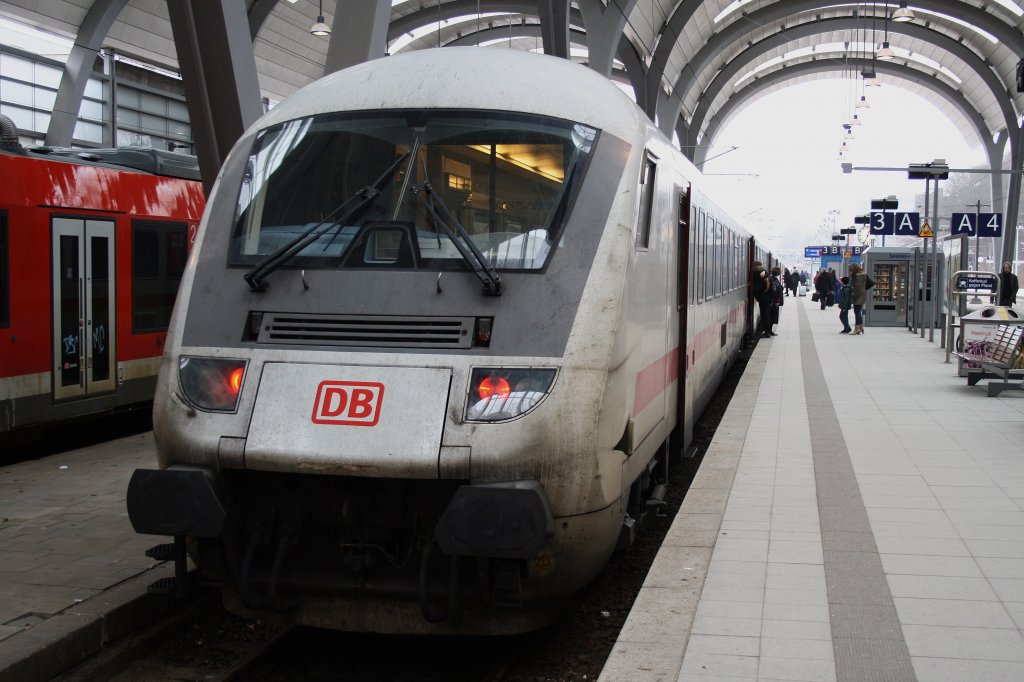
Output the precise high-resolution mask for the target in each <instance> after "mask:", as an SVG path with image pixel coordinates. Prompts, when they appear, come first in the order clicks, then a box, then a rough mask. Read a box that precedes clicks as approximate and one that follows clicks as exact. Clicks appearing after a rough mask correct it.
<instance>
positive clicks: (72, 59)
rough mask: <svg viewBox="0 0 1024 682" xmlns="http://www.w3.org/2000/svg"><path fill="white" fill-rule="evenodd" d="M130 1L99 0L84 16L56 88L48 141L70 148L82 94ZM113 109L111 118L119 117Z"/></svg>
mask: <svg viewBox="0 0 1024 682" xmlns="http://www.w3.org/2000/svg"><path fill="white" fill-rule="evenodd" d="M126 4H128V0H96V1H95V2H94V3H93V4H92V7H91V8H90V9H89V13H88V14H87V15H86V16H85V20H84V21H83V22H82V26H81V28H79V29H78V35H77V36H75V44H74V46H72V48H71V54H70V55H68V61H67V64H65V65H64V74H63V75H62V76H61V78H60V86H59V87H58V88H57V99H56V100H55V101H54V104H53V114H52V115H51V116H50V125H49V127H48V128H47V129H46V144H48V145H53V146H57V147H70V146H71V141H72V140H73V139H74V135H75V126H76V125H77V123H78V112H79V110H80V109H81V108H82V96H83V95H84V94H85V86H86V84H87V83H88V82H89V75H90V74H91V73H92V66H93V64H94V63H96V57H97V56H98V55H99V52H100V46H101V45H102V44H103V39H104V38H106V37H107V33H108V32H109V31H110V27H111V26H112V25H113V23H114V21H115V20H116V19H117V17H118V15H119V14H121V10H122V9H124V6H125V5H126ZM116 115H117V113H116V112H113V111H112V112H111V120H113V119H114V116H116Z"/></svg>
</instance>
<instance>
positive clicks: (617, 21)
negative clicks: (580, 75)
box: [579, 0, 636, 76]
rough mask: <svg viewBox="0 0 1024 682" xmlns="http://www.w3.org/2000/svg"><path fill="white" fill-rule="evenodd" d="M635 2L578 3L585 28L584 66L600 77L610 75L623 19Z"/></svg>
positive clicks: (593, 0) (586, 0)
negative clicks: (585, 50) (586, 55)
mask: <svg viewBox="0 0 1024 682" xmlns="http://www.w3.org/2000/svg"><path fill="white" fill-rule="evenodd" d="M635 4H636V0H611V1H610V2H609V3H608V5H605V4H604V3H603V2H602V1H601V0H579V7H580V12H581V13H582V14H583V24H584V26H585V28H586V29H587V50H588V51H589V53H590V57H589V59H588V60H587V62H588V65H589V66H590V68H592V69H593V70H594V71H597V72H598V73H599V74H601V75H602V76H611V73H612V61H613V60H614V58H615V53H616V51H617V50H618V47H619V40H620V38H622V29H623V28H625V26H626V17H628V16H629V13H630V12H632V11H633V6H634V5H635Z"/></svg>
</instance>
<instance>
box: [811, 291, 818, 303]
mask: <svg viewBox="0 0 1024 682" xmlns="http://www.w3.org/2000/svg"><path fill="white" fill-rule="evenodd" d="M811 300H812V301H814V302H815V303H817V302H818V292H817V291H815V292H814V293H813V294H811Z"/></svg>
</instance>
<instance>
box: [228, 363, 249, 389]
mask: <svg viewBox="0 0 1024 682" xmlns="http://www.w3.org/2000/svg"><path fill="white" fill-rule="evenodd" d="M243 374H245V367H239V368H237V369H234V370H232V371H231V374H230V375H228V385H229V386H230V387H231V392H232V393H233V394H234V395H238V392H239V391H241V390H242V375H243Z"/></svg>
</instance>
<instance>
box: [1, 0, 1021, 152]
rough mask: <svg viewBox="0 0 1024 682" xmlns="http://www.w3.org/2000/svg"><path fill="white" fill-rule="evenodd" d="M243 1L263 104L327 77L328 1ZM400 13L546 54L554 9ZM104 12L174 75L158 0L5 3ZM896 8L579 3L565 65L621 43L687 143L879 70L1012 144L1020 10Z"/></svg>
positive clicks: (440, 29)
mask: <svg viewBox="0 0 1024 682" xmlns="http://www.w3.org/2000/svg"><path fill="white" fill-rule="evenodd" d="M371 1H372V0H337V2H336V0H323V1H322V12H323V15H324V17H325V20H326V23H327V24H328V25H332V22H333V21H334V16H335V13H337V12H342V13H343V14H344V13H345V12H347V11H351V10H352V8H354V7H356V3H364V5H365V3H369V2H371ZM384 1H385V2H387V1H388V0H384ZM244 2H245V5H246V10H247V12H248V13H249V15H250V26H253V25H254V22H253V18H254V17H255V18H258V21H256V22H255V25H256V27H257V32H256V38H255V41H254V43H253V51H254V55H255V58H256V67H257V71H258V74H259V84H260V89H261V91H262V95H263V96H264V97H267V98H269V99H270V100H271V101H279V100H281V99H284V98H285V97H287V96H288V95H289V94H291V93H292V92H294V91H295V90H297V89H298V88H300V87H302V86H304V85H306V84H308V83H310V82H311V81H313V80H315V79H317V78H318V77H320V76H321V75H323V73H324V68H325V63H326V59H327V51H328V44H329V40H330V38H329V37H319V36H313V35H311V34H310V27H311V26H312V24H313V23H314V22H315V21H316V20H317V16H318V15H319V14H320V12H321V3H320V1H319V0H296V1H295V2H292V1H291V0H244ZM390 4H391V8H390V13H391V19H390V24H389V32H388V51H389V53H391V54H395V53H397V52H404V51H408V50H419V49H429V48H437V47H439V46H441V47H443V46H446V45H454V44H461V45H465V44H471V45H481V46H494V47H511V48H513V49H522V50H536V51H542V50H543V49H544V45H543V42H544V41H543V37H542V36H543V33H544V31H543V30H542V26H541V24H542V22H545V21H550V15H541V14H539V13H538V9H537V8H538V6H550V5H557V4H558V2H557V1H556V2H554V3H549V2H543V1H539V0H521V1H519V2H510V1H507V0H506V1H499V0H434V1H430V0H390ZM904 4H905V3H904ZM103 5H113V6H115V7H116V6H118V5H121V7H120V8H119V10H118V13H117V18H116V20H115V21H114V22H113V24H112V26H111V28H110V30H109V31H108V32H107V35H106V37H105V38H104V39H103V41H102V44H103V45H104V46H107V47H110V48H113V49H114V50H116V51H117V52H118V53H119V54H123V55H126V56H131V57H135V58H137V59H140V60H145V61H147V62H152V63H154V64H158V65H163V66H165V67H168V68H171V69H174V68H176V66H177V62H176V59H177V58H176V53H175V49H174V44H173V40H172V32H171V24H170V21H169V19H168V11H167V7H166V3H165V2H164V0H127V1H126V2H125V1H124V0H73V1H70V0H4V1H2V2H0V15H2V16H6V17H10V18H12V19H16V20H18V21H21V22H24V23H28V24H31V25H35V26H37V27H39V28H43V29H46V30H49V31H53V32H56V33H60V34H62V35H64V36H66V37H69V38H72V39H73V38H75V37H76V36H78V35H79V32H80V30H81V29H82V26H83V22H85V21H86V19H87V17H88V16H89V13H90V10H94V9H96V8H95V7H94V6H103ZM899 6H900V3H899V2H896V1H893V0H890V1H889V2H888V3H885V2H879V3H860V4H854V3H834V2H828V1H827V0H777V1H775V2H771V1H767V0H751V1H749V2H743V0H703V1H701V0H607V3H606V2H605V1H604V0H573V1H572V2H570V3H569V10H568V13H567V16H568V24H569V34H570V50H569V55H568V56H569V57H570V58H572V59H574V60H576V61H580V62H588V61H589V60H590V58H591V55H592V54H593V53H594V50H593V45H592V44H591V45H590V47H589V48H588V43H593V41H595V40H601V41H607V42H609V43H612V44H614V43H615V42H617V41H616V40H615V38H617V37H619V36H621V40H620V41H618V43H619V44H618V45H617V47H612V46H611V45H605V46H604V50H603V51H604V52H605V53H608V52H609V51H611V53H612V54H613V55H614V59H613V60H612V61H611V66H612V69H611V71H610V72H609V73H608V74H607V75H609V76H611V77H613V78H616V79H617V80H620V81H622V82H624V83H629V84H632V85H633V90H634V92H635V95H636V99H637V100H638V102H640V103H641V106H643V107H644V108H645V109H646V110H647V112H648V114H649V115H651V116H652V118H655V119H656V120H657V121H658V122H659V126H660V127H661V128H662V129H663V130H665V131H666V132H668V133H671V132H672V131H673V130H675V131H676V132H679V133H680V137H681V143H682V144H690V145H696V144H698V143H699V144H702V145H706V144H709V142H710V140H713V137H714V134H715V132H716V131H717V130H718V129H720V128H721V125H722V124H723V123H724V122H725V120H727V118H728V116H730V115H732V114H733V113H735V112H736V111H738V110H739V109H741V108H742V107H743V106H745V105H747V104H749V103H750V102H752V101H754V100H756V99H757V98H759V97H763V96H764V95H766V94H769V93H771V92H774V91H777V90H778V89H780V88H783V87H786V86H788V85H790V84H792V83H795V82H802V81H807V80H813V79H821V78H837V77H846V78H849V79H851V82H859V81H858V80H857V79H862V76H861V73H862V72H863V71H872V70H873V71H874V72H875V73H876V74H877V75H878V76H879V79H880V81H881V82H882V83H884V84H886V85H887V86H890V85H892V86H897V87H902V88H906V89H909V90H911V91H913V92H915V93H917V94H919V95H920V96H921V97H923V98H925V99H926V100H928V101H929V102H931V103H932V104H934V105H935V106H936V107H937V108H939V109H940V110H941V111H943V112H944V113H946V114H947V115H948V116H949V118H950V120H952V121H953V122H954V124H955V125H956V126H957V127H958V129H959V130H960V132H961V134H962V135H963V136H964V139H965V140H966V141H967V142H968V143H969V144H971V145H978V144H990V143H991V141H992V139H993V138H994V137H995V136H998V135H999V134H1000V132H1001V131H1002V134H1003V135H1004V136H1005V135H1010V136H1015V135H1017V134H1018V132H1019V113H1018V112H1019V111H1020V108H1021V105H1022V104H1024V100H1022V95H1021V94H1018V93H1017V92H1016V87H1015V83H1016V69H1017V64H1018V62H1019V61H1020V60H1021V59H1022V58H1024V34H1022V33H1021V30H1020V26H1021V25H1022V14H1024V11H1022V9H1021V7H1019V6H1018V5H1017V4H1016V2H1015V0H991V1H981V2H979V1H978V0H966V1H963V2H961V1H958V0H911V1H910V2H909V7H908V9H909V10H911V11H912V12H913V15H914V19H913V21H909V22H905V23H897V22H894V21H893V20H892V16H893V13H894V12H895V11H896V10H897V9H898V8H899ZM588 21H589V23H591V24H593V25H592V26H591V28H590V30H588V27H587V23H588ZM597 24H602V27H601V30H596V28H595V27H596V26H597ZM609 27H610V28H611V29H613V30H609ZM883 41H886V42H888V44H889V47H890V48H891V49H892V50H893V52H894V53H895V54H894V59H893V60H891V61H879V59H878V57H877V56H874V55H875V52H876V50H877V49H878V47H879V45H880V44H881V43H882V42H883ZM602 70H605V71H607V69H602ZM858 87H859V86H858ZM638 90H639V91H638ZM870 92H871V91H870V90H868V93H869V94H870ZM709 136H710V137H709ZM682 138H685V141H684V139H682Z"/></svg>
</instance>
